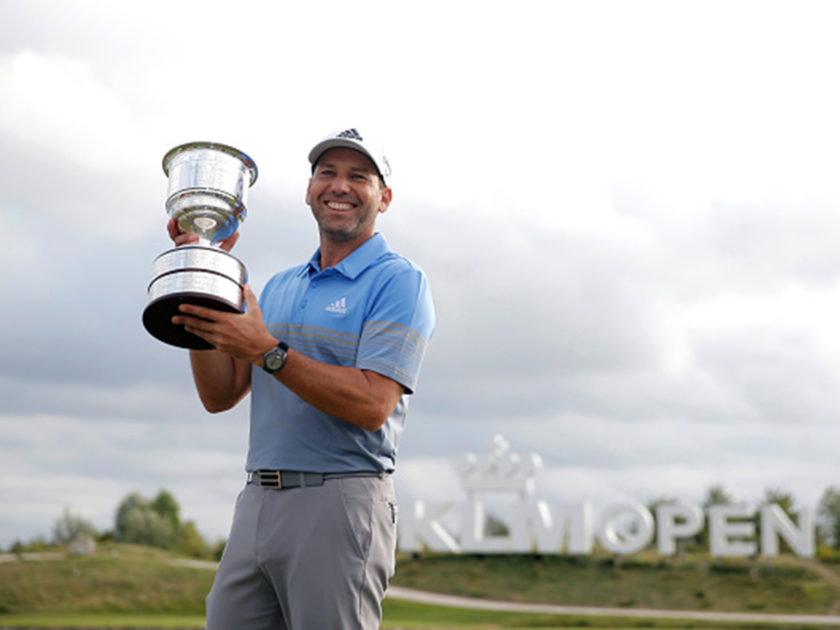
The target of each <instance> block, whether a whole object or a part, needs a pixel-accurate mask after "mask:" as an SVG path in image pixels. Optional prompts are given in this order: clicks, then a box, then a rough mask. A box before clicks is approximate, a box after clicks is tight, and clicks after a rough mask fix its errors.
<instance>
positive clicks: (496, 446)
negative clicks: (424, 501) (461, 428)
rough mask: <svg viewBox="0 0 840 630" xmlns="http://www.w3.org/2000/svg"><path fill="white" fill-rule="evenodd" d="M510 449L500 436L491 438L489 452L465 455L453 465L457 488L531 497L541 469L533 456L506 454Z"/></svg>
mask: <svg viewBox="0 0 840 630" xmlns="http://www.w3.org/2000/svg"><path fill="white" fill-rule="evenodd" d="M509 449H510V445H509V444H508V443H507V440H505V438H503V437H502V436H501V435H495V436H493V441H492V442H491V444H490V452H489V453H485V454H483V455H474V454H472V453H465V454H464V455H461V456H460V457H458V458H457V459H456V460H455V462H454V466H455V471H456V472H457V473H458V474H459V475H460V476H461V485H462V486H463V488H464V490H465V491H466V492H467V493H472V492H518V493H523V494H533V492H534V478H535V477H536V475H537V472H538V471H539V470H540V469H541V468H542V458H541V457H540V456H539V455H537V454H536V453H528V454H527V455H519V454H518V453H509V452H508V451H509Z"/></svg>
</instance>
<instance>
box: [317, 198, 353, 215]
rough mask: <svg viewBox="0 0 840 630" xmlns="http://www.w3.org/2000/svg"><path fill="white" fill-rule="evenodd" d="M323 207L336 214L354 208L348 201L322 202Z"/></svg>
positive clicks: (333, 200) (332, 200) (330, 200)
mask: <svg viewBox="0 0 840 630" xmlns="http://www.w3.org/2000/svg"><path fill="white" fill-rule="evenodd" d="M324 205H326V206H327V208H329V209H330V210H336V211H337V212H346V211H347V210H352V209H353V208H354V204H352V203H350V202H348V201H337V200H335V199H329V200H327V201H326V202H324Z"/></svg>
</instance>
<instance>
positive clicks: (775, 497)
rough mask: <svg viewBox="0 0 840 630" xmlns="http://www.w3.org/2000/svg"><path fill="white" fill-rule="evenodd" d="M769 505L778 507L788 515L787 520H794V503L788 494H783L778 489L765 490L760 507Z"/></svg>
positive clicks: (783, 492)
mask: <svg viewBox="0 0 840 630" xmlns="http://www.w3.org/2000/svg"><path fill="white" fill-rule="evenodd" d="M771 503H775V504H776V505H778V506H779V507H780V508H782V511H784V513H785V514H787V515H788V518H790V519H791V520H794V509H795V508H794V504H795V503H796V501H795V500H794V498H793V495H792V494H791V493H790V492H785V491H784V490H780V489H778V488H767V489H766V490H765V491H764V502H763V503H762V505H770V504H771Z"/></svg>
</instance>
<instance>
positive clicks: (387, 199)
mask: <svg viewBox="0 0 840 630" xmlns="http://www.w3.org/2000/svg"><path fill="white" fill-rule="evenodd" d="M379 194H380V197H379V212H387V211H388V206H390V205H391V200H392V199H393V198H394V191H393V190H391V188H390V187H389V186H385V187H384V188H383V189H382V190H381V191H379Z"/></svg>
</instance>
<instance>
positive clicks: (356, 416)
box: [275, 350, 403, 431]
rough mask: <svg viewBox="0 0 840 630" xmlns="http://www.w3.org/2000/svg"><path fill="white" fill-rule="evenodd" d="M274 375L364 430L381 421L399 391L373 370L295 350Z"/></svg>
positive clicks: (305, 397)
mask: <svg viewBox="0 0 840 630" xmlns="http://www.w3.org/2000/svg"><path fill="white" fill-rule="evenodd" d="M275 378H277V379H278V380H279V381H280V382H281V383H283V384H284V385H285V386H286V387H288V388H289V389H290V390H292V391H293V392H294V393H295V394H297V395H298V396H300V397H301V398H302V399H303V400H305V401H306V402H308V403H309V404H310V405H312V406H313V407H316V408H317V409H320V410H321V411H323V412H324V413H326V414H329V415H331V416H334V417H336V418H339V419H341V420H344V421H345V422H349V423H350V424H354V425H356V426H358V427H361V428H363V429H366V430H368V431H376V430H378V429H379V428H381V427H382V425H383V424H385V421H386V420H387V419H388V416H390V415H391V412H392V411H393V410H394V408H395V407H396V406H397V403H398V402H399V399H400V396H401V395H402V390H403V388H402V386H401V385H399V384H398V383H396V382H394V381H392V380H391V379H389V378H386V377H384V376H381V375H380V374H377V373H375V372H370V371H367V370H360V369H358V368H353V367H341V366H337V365H329V364H326V363H322V362H320V361H316V360H314V359H310V358H309V357H307V356H306V355H304V354H301V353H300V352H296V351H295V350H289V354H288V356H287V358H286V363H285V365H284V366H283V368H282V369H281V370H280V371H279V372H277V374H275Z"/></svg>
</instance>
